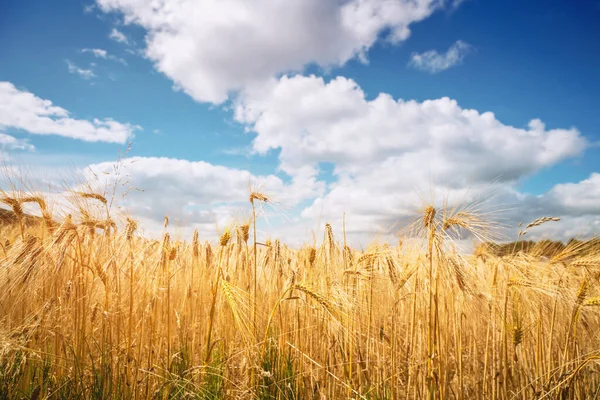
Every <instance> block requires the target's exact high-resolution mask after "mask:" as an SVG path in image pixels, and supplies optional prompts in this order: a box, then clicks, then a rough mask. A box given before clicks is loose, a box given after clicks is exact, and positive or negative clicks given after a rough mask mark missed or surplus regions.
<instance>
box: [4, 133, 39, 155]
mask: <svg viewBox="0 0 600 400" xmlns="http://www.w3.org/2000/svg"><path fill="white" fill-rule="evenodd" d="M0 149H3V150H25V151H35V146H33V145H32V144H30V143H29V141H28V140H27V139H17V138H16V137H14V136H10V135H7V134H6V133H1V132H0Z"/></svg>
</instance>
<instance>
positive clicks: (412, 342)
mask: <svg viewBox="0 0 600 400" xmlns="http://www.w3.org/2000/svg"><path fill="white" fill-rule="evenodd" d="M75 197H76V198H78V200H77V210H78V211H77V212H76V213H72V214H69V215H63V216H60V215H52V213H51V211H50V210H49V207H48V206H47V205H46V201H45V199H44V198H42V197H41V196H38V195H35V194H27V193H24V192H19V193H8V192H7V193H3V194H2V197H1V198H0V201H1V202H2V203H3V204H4V207H5V208H7V209H9V210H10V217H11V221H9V222H7V223H5V224H3V225H2V228H0V238H1V241H0V244H1V249H0V288H2V290H1V291H0V398H2V399H21V398H26V399H28V398H30V399H81V398H90V399H148V398H153V399H167V398H173V399H196V398H197V399H221V398H224V399H342V398H352V399H418V398H429V399H434V398H435V399H584V398H596V397H597V396H598V394H599V393H600V367H599V365H598V361H599V360H600V336H599V332H600V319H599V313H598V312H599V311H600V307H599V306H600V290H599V288H600V286H599V283H600V281H599V279H600V251H598V250H597V247H595V246H592V245H591V244H590V243H593V242H572V243H571V244H569V245H567V246H566V247H564V248H562V249H561V250H560V251H556V252H555V253H554V254H553V255H552V256H551V257H547V256H542V251H538V250H540V249H536V248H535V247H534V248H533V249H532V250H530V251H527V252H521V251H519V252H517V251H514V252H509V253H508V254H505V255H502V256H500V255H497V254H495V253H494V252H492V251H487V250H486V249H487V247H486V246H480V247H479V248H478V249H477V251H476V252H475V253H474V254H472V255H466V254H461V253H460V252H458V251H456V249H455V248H454V245H453V242H454V240H455V239H456V238H457V237H458V236H459V235H464V234H469V233H470V234H472V235H473V236H476V237H485V234H486V230H487V229H488V228H492V226H491V225H490V224H488V223H486V221H485V219H484V216H480V215H478V214H477V213H475V212H472V211H473V210H469V209H468V208H467V209H464V208H463V209H461V208H456V209H446V208H435V207H434V206H429V207H426V208H424V209H423V213H422V214H421V216H420V217H419V218H417V219H415V222H414V224H413V225H412V226H411V227H410V228H411V229H410V231H411V232H413V235H414V238H417V239H418V240H412V241H411V242H410V244H409V243H408V242H405V243H401V242H398V243H395V244H394V245H389V244H377V243H374V244H372V245H371V246H369V247H368V248H366V250H363V251H360V250H357V249H353V248H350V247H349V246H348V244H347V242H346V238H345V237H344V236H345V235H338V236H339V237H337V236H334V234H333V230H332V226H331V225H329V224H326V225H325V226H324V234H323V235H320V236H322V237H320V238H318V240H316V241H315V242H313V241H312V240H307V243H308V244H306V245H304V246H302V247H299V248H296V247H291V246H288V245H286V244H285V243H282V242H281V241H279V240H275V239H274V240H265V242H264V243H261V242H258V241H257V240H256V220H257V219H260V218H261V215H260V213H258V212H257V209H258V205H259V204H263V203H268V202H269V201H270V199H269V198H268V197H267V196H265V195H263V194H261V193H258V192H252V193H250V197H249V203H248V210H249V212H251V213H252V214H251V217H250V218H249V219H247V220H243V221H238V223H237V224H230V225H228V226H227V227H226V228H224V229H222V230H221V233H220V235H221V236H220V239H219V240H218V241H215V242H210V241H207V240H205V238H202V237H199V235H198V232H197V231H196V232H195V233H194V234H193V235H192V236H191V237H189V238H184V239H185V240H175V239H173V238H172V237H171V233H170V232H171V227H170V226H169V223H168V220H165V227H164V230H163V234H162V238H161V239H160V240H152V239H149V238H146V237H143V236H142V235H140V234H139V233H138V226H137V223H136V221H134V220H133V219H131V218H125V217H119V216H118V215H116V214H114V213H113V212H111V210H110V208H109V206H108V203H109V201H107V199H106V198H105V197H104V196H103V195H101V194H97V193H93V192H83V193H77V194H75ZM25 205H27V206H28V207H36V208H38V209H39V213H38V214H39V215H40V217H35V218H34V217H31V216H28V215H27V214H25V213H24V211H23V207H24V206H25ZM7 213H8V211H7ZM552 219H553V218H542V219H539V220H536V221H533V222H532V223H530V224H529V225H527V226H526V227H525V228H523V230H522V231H521V234H524V233H525V232H526V231H527V230H532V229H536V227H537V225H540V224H543V223H552ZM336 229H337V227H336ZM339 229H340V231H342V232H344V230H342V227H339ZM521 234H520V235H519V236H521Z"/></svg>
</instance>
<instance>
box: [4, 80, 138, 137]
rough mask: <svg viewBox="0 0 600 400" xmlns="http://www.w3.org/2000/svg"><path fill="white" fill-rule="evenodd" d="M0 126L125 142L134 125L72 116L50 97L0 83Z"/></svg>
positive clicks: (31, 131) (46, 133) (8, 83)
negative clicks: (49, 98) (44, 97)
mask: <svg viewBox="0 0 600 400" xmlns="http://www.w3.org/2000/svg"><path fill="white" fill-rule="evenodd" d="M0 128H15V129H22V130H24V131H27V132H29V133H32V134H37V135H58V136H64V137H68V138H72V139H80V140H84V141H86V142H110V143H125V142H127V140H129V139H130V138H132V136H133V133H134V131H135V130H137V129H141V128H140V127H139V126H137V125H132V124H127V123H125V124H123V123H120V122H117V121H114V120H112V119H110V118H104V119H98V118H94V119H93V120H91V121H90V120H84V119H75V118H72V117H71V116H70V114H69V112H68V111H67V110H65V109H64V108H61V107H58V106H55V105H54V104H52V102H51V101H50V100H45V99H41V98H39V97H37V96H36V95H34V94H33V93H30V92H27V91H22V90H19V89H17V88H16V87H15V86H14V85H13V84H12V83H10V82H0Z"/></svg>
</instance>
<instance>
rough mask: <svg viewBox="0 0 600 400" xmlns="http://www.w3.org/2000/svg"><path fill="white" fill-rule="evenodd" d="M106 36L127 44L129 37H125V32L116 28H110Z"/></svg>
mask: <svg viewBox="0 0 600 400" xmlns="http://www.w3.org/2000/svg"><path fill="white" fill-rule="evenodd" d="M108 37H109V38H111V39H112V40H114V41H115V42H119V43H124V44H129V39H128V38H127V36H125V34H124V33H123V32H121V31H120V30H118V29H117V28H112V30H111V31H110V34H109V35H108Z"/></svg>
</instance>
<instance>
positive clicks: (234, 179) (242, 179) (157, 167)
mask: <svg viewBox="0 0 600 400" xmlns="http://www.w3.org/2000/svg"><path fill="white" fill-rule="evenodd" d="M115 165H118V166H119V167H118V168H117V169H115ZM115 171H118V173H117V172H115ZM84 173H85V174H86V178H87V180H89V181H91V182H95V184H97V185H98V186H99V187H100V188H104V187H107V186H110V185H113V184H114V183H115V181H116V180H117V179H118V178H119V177H120V179H122V180H123V181H124V182H127V186H128V187H131V188H135V189H141V190H140V191H138V190H130V191H129V192H128V194H127V195H126V196H125V200H124V202H123V203H122V205H123V206H125V207H126V208H127V209H129V210H131V211H132V212H133V213H134V214H135V215H136V216H138V217H140V218H141V219H142V220H143V221H146V222H148V223H149V226H150V229H151V228H152V227H155V228H156V227H158V226H160V222H161V221H162V219H163V218H164V216H165V215H168V216H169V218H170V219H171V220H172V221H177V222H176V226H178V227H179V228H182V229H185V228H202V229H203V230H204V231H206V232H208V231H210V233H214V232H215V224H216V223H217V222H218V223H222V222H223V221H224V220H226V219H227V217H231V216H233V215H235V214H236V213H237V211H238V210H239V209H242V208H245V209H246V210H247V209H248V207H249V202H248V196H249V187H250V185H253V186H254V185H256V184H259V185H260V186H262V187H264V188H267V189H268V192H269V193H271V192H272V193H277V194H281V193H285V194H286V196H287V198H288V200H289V202H287V204H289V205H292V206H293V205H294V203H295V202H298V201H300V200H301V199H303V198H313V197H315V196H318V195H319V194H320V193H321V191H320V189H322V188H321V187H319V186H318V185H314V186H312V187H308V186H306V185H295V184H294V183H291V184H285V183H284V182H283V181H282V180H281V179H280V178H279V177H277V176H275V175H267V176H256V175H252V174H251V173H250V172H248V171H245V170H241V169H236V168H229V167H225V166H220V165H213V164H210V163H207V162H204V161H188V160H181V159H174V158H164V157H132V158H128V159H126V160H124V161H123V162H122V163H118V164H115V163H114V162H105V163H100V164H93V165H90V166H89V167H88V168H86V169H85V171H84Z"/></svg>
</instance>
